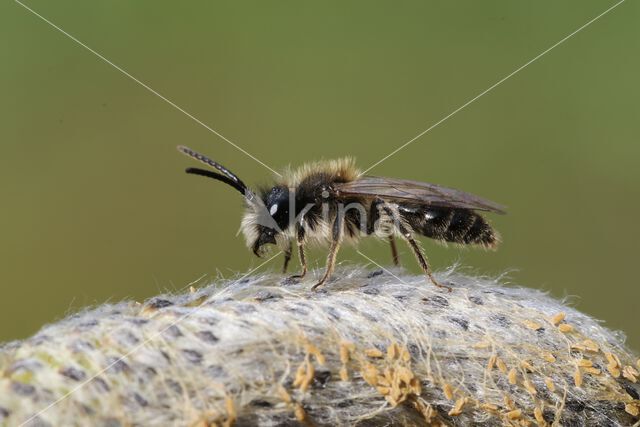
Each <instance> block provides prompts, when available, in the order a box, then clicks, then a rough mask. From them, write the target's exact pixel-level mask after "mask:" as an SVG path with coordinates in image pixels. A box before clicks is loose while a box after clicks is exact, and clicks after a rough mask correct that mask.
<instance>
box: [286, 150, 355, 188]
mask: <svg viewBox="0 0 640 427" xmlns="http://www.w3.org/2000/svg"><path fill="white" fill-rule="evenodd" d="M315 173H325V174H328V175H329V176H331V177H332V178H333V179H332V180H333V181H338V182H348V181H353V180H355V179H357V178H358V177H359V176H360V170H359V169H358V167H357V166H356V161H355V159H354V158H353V157H343V158H340V159H334V160H318V161H316V162H310V163H305V164H303V165H302V166H300V167H298V168H295V169H294V168H292V167H291V166H289V167H288V168H287V169H285V170H284V171H283V173H282V177H281V178H278V183H279V184H282V185H287V186H289V187H296V186H298V185H299V184H300V182H302V180H304V179H305V178H306V177H308V176H309V175H312V174H315Z"/></svg>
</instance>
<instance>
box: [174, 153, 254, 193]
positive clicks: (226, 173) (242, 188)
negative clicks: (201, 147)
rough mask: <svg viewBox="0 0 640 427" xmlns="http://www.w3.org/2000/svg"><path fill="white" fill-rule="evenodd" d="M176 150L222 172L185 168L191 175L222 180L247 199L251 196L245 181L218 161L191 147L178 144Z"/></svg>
mask: <svg viewBox="0 0 640 427" xmlns="http://www.w3.org/2000/svg"><path fill="white" fill-rule="evenodd" d="M178 151H179V152H181V153H182V154H184V155H187V156H189V157H191V158H193V159H196V160H198V161H200V162H202V163H204V164H205V165H207V166H211V167H212V168H214V169H216V170H217V171H219V172H222V174H218V173H215V172H212V171H208V170H204V169H198V168H188V169H187V170H186V172H187V173H189V174H193V175H200V176H206V177H209V178H213V179H216V180H218V181H222V182H224V183H225V184H228V185H230V186H232V187H233V188H235V189H236V190H238V191H239V192H240V193H242V195H243V196H245V197H247V198H248V199H252V198H253V192H251V190H249V187H247V186H246V185H245V183H244V182H242V180H241V179H240V178H238V177H237V176H236V175H235V174H234V173H233V172H231V171H230V170H229V169H227V168H225V167H224V166H222V165H221V164H220V163H218V162H215V161H213V160H211V159H210V158H208V157H207V156H205V155H203V154H200V153H198V152H196V151H193V150H192V149H191V148H189V147H185V146H184V145H178Z"/></svg>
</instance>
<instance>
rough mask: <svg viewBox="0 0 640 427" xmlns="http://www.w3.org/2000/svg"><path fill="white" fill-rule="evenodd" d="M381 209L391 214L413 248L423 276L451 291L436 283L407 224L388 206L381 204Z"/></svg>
mask: <svg viewBox="0 0 640 427" xmlns="http://www.w3.org/2000/svg"><path fill="white" fill-rule="evenodd" d="M383 209H384V211H385V212H386V214H387V215H389V216H391V218H393V219H394V223H395V226H396V227H397V228H398V231H400V234H401V235H402V237H403V238H404V239H405V240H406V241H407V243H408V244H409V247H411V250H413V254H414V255H415V256H416V259H417V260H418V264H420V268H421V269H422V271H423V272H424V274H425V276H427V278H428V279H429V280H430V281H431V283H433V284H434V285H436V286H437V287H439V288H444V289H447V290H448V291H449V292H451V290H452V289H451V287H449V286H446V285H442V284H440V283H438V282H437V281H436V279H435V277H433V274H432V273H431V267H429V263H428V262H427V257H426V255H425V254H424V252H423V251H422V248H420V245H419V244H418V242H416V240H415V239H414V238H413V233H412V232H411V230H409V228H407V226H406V225H404V224H403V223H402V221H401V220H400V218H398V216H397V215H396V214H395V213H394V212H393V210H391V208H389V207H388V206H383Z"/></svg>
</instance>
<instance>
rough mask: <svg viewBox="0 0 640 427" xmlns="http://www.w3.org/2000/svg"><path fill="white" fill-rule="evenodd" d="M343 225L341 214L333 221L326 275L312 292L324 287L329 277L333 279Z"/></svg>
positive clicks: (314, 286)
mask: <svg viewBox="0 0 640 427" xmlns="http://www.w3.org/2000/svg"><path fill="white" fill-rule="evenodd" d="M342 223H343V215H341V213H340V212H339V213H338V214H337V215H336V219H335V220H334V221H333V227H332V231H331V247H330V248H329V255H328V256H327V267H326V270H325V272H324V275H323V276H322V278H321V279H320V281H319V282H318V283H316V284H315V285H313V287H312V288H311V290H312V291H315V290H316V289H318V287H320V286H322V285H323V284H324V282H326V281H327V279H328V278H329V277H331V273H333V269H334V268H335V266H336V256H337V255H338V250H339V249H340V244H341V243H342Z"/></svg>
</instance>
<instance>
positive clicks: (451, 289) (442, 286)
mask: <svg viewBox="0 0 640 427" xmlns="http://www.w3.org/2000/svg"><path fill="white" fill-rule="evenodd" d="M428 278H429V280H431V283H433V284H434V285H436V286H437V287H438V288H441V289H446V290H447V292H451V291H453V288H452V287H451V286H447V285H443V284H441V283H439V282H438V281H437V280H436V279H435V278H434V277H433V276H432V275H430V274H429V276H428Z"/></svg>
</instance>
